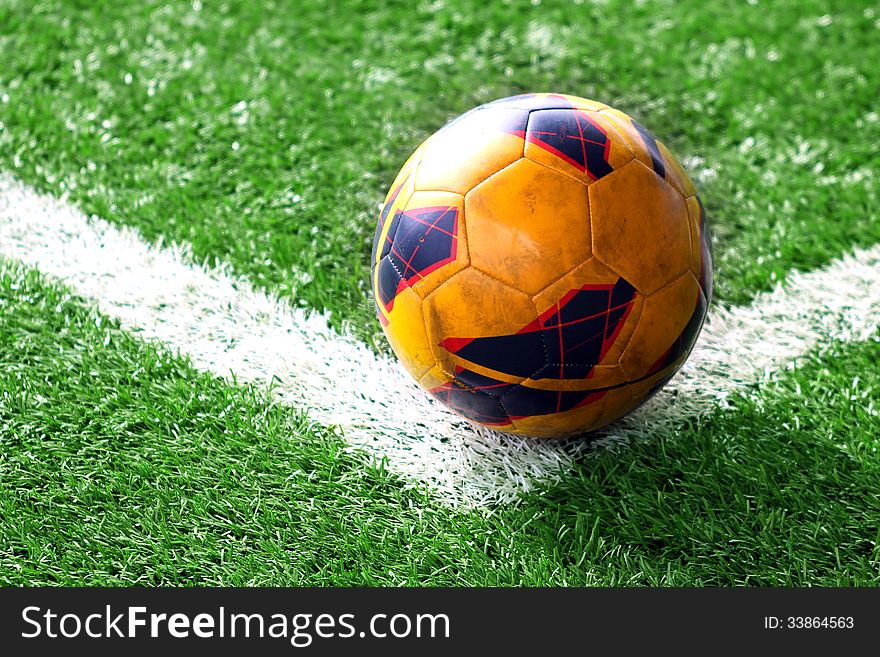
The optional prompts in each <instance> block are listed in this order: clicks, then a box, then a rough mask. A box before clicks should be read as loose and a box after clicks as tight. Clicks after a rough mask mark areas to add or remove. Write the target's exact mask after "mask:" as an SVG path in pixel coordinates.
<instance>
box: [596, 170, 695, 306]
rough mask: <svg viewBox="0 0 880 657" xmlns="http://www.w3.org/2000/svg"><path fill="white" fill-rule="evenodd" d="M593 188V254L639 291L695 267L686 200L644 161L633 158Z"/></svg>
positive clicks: (652, 288) (654, 288)
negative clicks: (692, 259) (692, 265)
mask: <svg viewBox="0 0 880 657" xmlns="http://www.w3.org/2000/svg"><path fill="white" fill-rule="evenodd" d="M635 190H638V191H635ZM588 191H589V196H590V210H591V213H592V214H591V228H592V234H593V252H594V253H595V254H596V256H597V257H598V258H599V259H601V260H602V262H604V263H605V264H606V265H608V266H609V267H610V268H611V269H613V270H614V271H616V272H619V273H620V275H621V276H623V277H624V278H626V280H628V281H629V282H630V283H632V284H633V285H635V287H636V288H637V289H638V290H639V292H642V293H643V294H646V295H647V294H651V293H653V292H656V291H657V290H659V289H660V288H662V287H663V286H665V285H667V284H669V283H670V282H671V281H673V280H675V279H676V278H678V277H679V276H681V274H683V273H684V272H685V271H687V270H688V269H689V268H690V264H691V249H690V232H689V229H688V221H687V216H688V215H687V206H686V205H685V202H684V199H683V198H682V196H681V194H679V193H678V191H677V190H676V189H675V188H674V187H672V186H671V185H669V184H668V183H666V182H665V181H663V180H662V179H661V178H659V177H657V176H656V175H654V173H653V172H652V171H651V170H650V169H648V168H647V167H645V165H643V164H642V163H641V162H638V161H635V162H631V163H630V164H628V165H626V166H624V167H623V168H622V169H618V170H617V171H615V172H614V173H612V174H611V175H608V176H606V177H605V178H602V179H601V180H599V181H597V182H595V183H593V184H592V185H590V186H589V187H588Z"/></svg>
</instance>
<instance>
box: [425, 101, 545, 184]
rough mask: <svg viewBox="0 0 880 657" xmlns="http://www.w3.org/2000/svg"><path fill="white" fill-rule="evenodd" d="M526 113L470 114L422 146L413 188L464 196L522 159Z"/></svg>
mask: <svg viewBox="0 0 880 657" xmlns="http://www.w3.org/2000/svg"><path fill="white" fill-rule="evenodd" d="M527 119H528V112H527V111H525V110H520V109H509V108H504V107H497V108H491V107H484V108H482V109H479V110H475V111H472V112H470V113H468V114H466V115H464V116H462V117H461V118H460V119H458V120H456V121H454V122H453V123H451V124H449V125H448V126H447V127H446V128H444V129H443V130H441V131H439V132H438V133H437V134H435V135H434V136H433V137H431V139H430V140H429V141H428V142H427V143H426V144H425V152H424V154H423V156H422V159H421V162H420V163H419V168H418V172H417V174H416V189H418V190H431V189H437V190H445V191H450V192H457V193H459V194H466V193H467V192H468V191H470V190H471V189H472V188H473V187H474V186H475V185H478V184H479V183H480V182H482V181H483V180H485V179H486V178H488V177H489V176H491V175H492V174H493V173H495V172H496V171H498V170H500V169H503V168H504V167H506V166H507V165H508V164H511V163H512V162H515V161H516V160H518V159H519V158H520V157H522V152H523V139H522V136H521V134H522V131H523V130H524V129H525V125H526V121H527Z"/></svg>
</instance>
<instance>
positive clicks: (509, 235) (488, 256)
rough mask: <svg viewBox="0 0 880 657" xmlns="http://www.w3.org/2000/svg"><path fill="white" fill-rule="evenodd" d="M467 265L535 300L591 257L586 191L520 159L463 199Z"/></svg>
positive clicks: (540, 166)
mask: <svg viewBox="0 0 880 657" xmlns="http://www.w3.org/2000/svg"><path fill="white" fill-rule="evenodd" d="M465 215H466V223H467V232H468V239H469V242H470V255H471V263H472V264H473V265H474V266H475V267H477V268H479V269H481V270H483V271H484V272H487V273H489V274H490V275H491V276H493V277H495V278H498V279H500V280H502V281H504V282H505V283H508V284H509V285H511V286H513V287H515V288H517V289H519V290H522V291H524V292H526V293H528V294H535V293H537V292H538V291H540V290H542V289H543V288H545V287H546V286H547V285H548V284H549V283H551V282H552V281H554V280H556V279H558V278H559V277H560V276H562V275H563V274H564V273H565V272H567V271H571V270H572V269H574V268H575V267H577V266H578V265H580V264H582V263H583V262H585V261H586V260H588V259H589V257H590V228H589V223H590V222H589V200H588V196H587V188H586V187H585V186H584V185H583V184H581V183H579V182H577V181H576V180H574V179H572V178H570V177H568V176H564V175H562V174H560V173H558V172H556V171H553V170H552V169H549V168H547V167H545V166H542V165H540V164H536V163H535V162H532V161H531V160H526V159H522V160H519V161H517V162H515V163H514V164H512V165H510V166H509V167H507V168H506V169H503V170H501V171H499V172H498V173H496V174H495V175H493V176H491V177H490V178H488V179H487V180H486V181H485V182H483V183H481V184H480V185H478V186H477V187H475V188H474V189H473V190H471V191H470V192H468V194H467V195H466V196H465Z"/></svg>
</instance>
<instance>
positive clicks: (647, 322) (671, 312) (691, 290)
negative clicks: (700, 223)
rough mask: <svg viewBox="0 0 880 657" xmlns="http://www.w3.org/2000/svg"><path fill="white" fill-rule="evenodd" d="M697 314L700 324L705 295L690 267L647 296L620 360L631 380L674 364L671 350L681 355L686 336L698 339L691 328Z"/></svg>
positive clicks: (703, 310) (703, 312) (703, 311)
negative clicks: (682, 340)
mask: <svg viewBox="0 0 880 657" xmlns="http://www.w3.org/2000/svg"><path fill="white" fill-rule="evenodd" d="M695 314H696V315H697V316H698V319H699V326H701V325H702V318H703V317H705V299H704V298H703V295H702V292H701V291H700V286H699V285H698V284H697V280H696V279H695V278H694V276H693V274H692V273H691V272H690V271H688V272H687V273H686V274H685V275H684V276H681V277H679V278H678V279H677V280H676V281H675V282H673V283H672V284H671V285H668V286H666V287H665V288H663V289H662V290H660V291H658V292H655V293H654V294H652V295H650V296H648V297H646V298H645V301H644V307H643V309H642V315H641V317H640V318H639V323H638V326H636V329H635V331H634V332H633V336H632V338H631V339H630V341H629V344H628V345H627V348H626V350H625V351H624V352H623V356H622V357H621V360H620V364H621V365H622V366H623V368H624V370H625V371H626V373H627V375H628V377H629V379H630V380H631V381H635V380H637V379H641V378H642V377H646V376H651V375H653V374H654V373H655V372H657V371H660V370H662V369H664V368H666V367H668V366H669V365H671V364H672V363H671V362H667V359H668V358H669V356H670V354H673V355H675V356H677V355H678V352H677V350H678V349H679V348H680V347H681V346H682V345H681V338H682V337H683V336H685V337H686V338H687V339H690V338H691V337H693V339H696V335H695V334H694V335H693V336H691V335H690V330H689V329H690V328H691V327H692V325H693V318H694V315H695ZM699 326H698V327H697V331H699ZM687 349H688V350H689V349H690V345H689V346H688V347H687Z"/></svg>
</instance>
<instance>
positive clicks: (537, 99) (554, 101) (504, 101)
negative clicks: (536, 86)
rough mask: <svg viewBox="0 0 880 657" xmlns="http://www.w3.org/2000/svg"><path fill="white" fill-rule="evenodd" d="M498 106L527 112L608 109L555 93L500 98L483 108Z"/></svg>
mask: <svg viewBox="0 0 880 657" xmlns="http://www.w3.org/2000/svg"><path fill="white" fill-rule="evenodd" d="M496 106H503V107H515V108H519V109H526V110H535V109H571V108H577V109H583V110H590V111H597V110H600V109H604V108H607V107H608V106H607V105H604V104H602V103H600V102H598V101H595V100H589V99H588V98H581V97H580V96H570V95H567V94H554V93H534V94H520V95H518V96H509V97H507V98H499V99H498V100H495V101H492V102H491V103H488V104H487V105H484V106H483V107H496Z"/></svg>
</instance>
